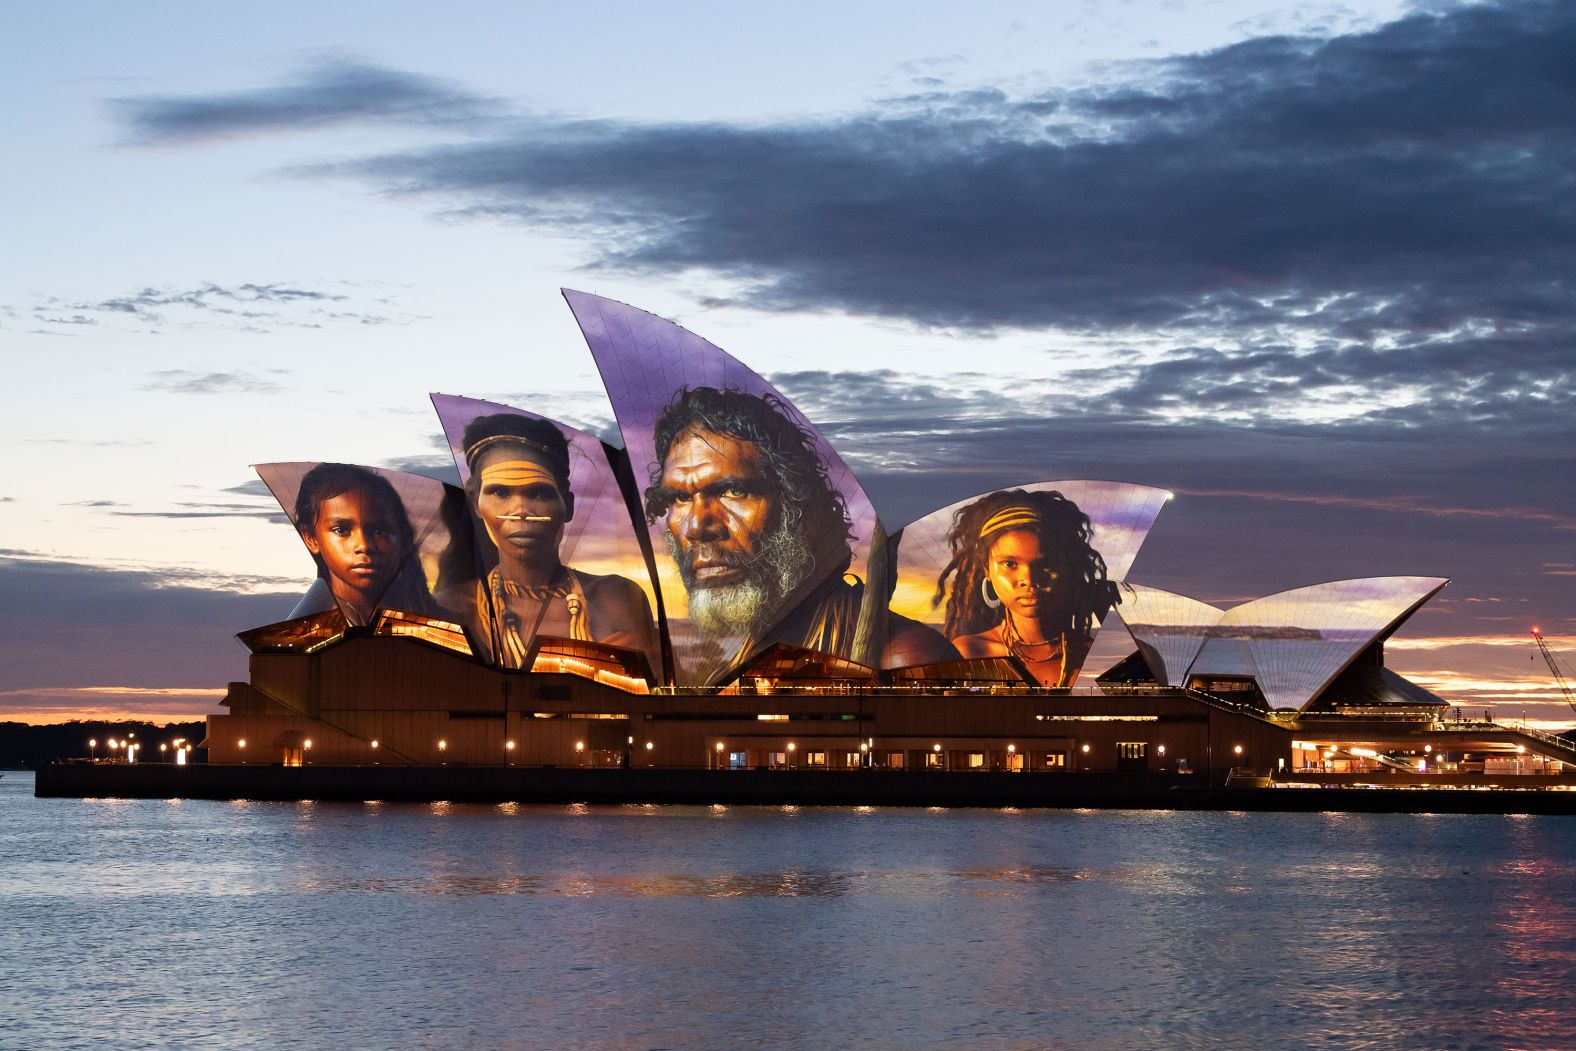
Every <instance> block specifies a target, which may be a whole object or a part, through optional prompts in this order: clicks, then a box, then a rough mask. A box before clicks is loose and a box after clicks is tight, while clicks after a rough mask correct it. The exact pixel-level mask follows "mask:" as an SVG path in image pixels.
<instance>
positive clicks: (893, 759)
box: [886, 752, 908, 770]
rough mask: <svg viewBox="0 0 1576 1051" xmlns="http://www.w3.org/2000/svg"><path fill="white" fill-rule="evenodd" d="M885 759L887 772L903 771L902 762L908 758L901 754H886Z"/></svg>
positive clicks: (903, 763)
mask: <svg viewBox="0 0 1576 1051" xmlns="http://www.w3.org/2000/svg"><path fill="white" fill-rule="evenodd" d="M886 757H887V758H886V765H887V769H889V770H901V769H903V767H904V765H905V762H904V761H905V760H906V759H907V758H908V757H907V756H905V755H904V754H903V753H902V752H888V753H887V754H886Z"/></svg>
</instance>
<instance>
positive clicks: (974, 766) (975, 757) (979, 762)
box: [969, 752, 985, 770]
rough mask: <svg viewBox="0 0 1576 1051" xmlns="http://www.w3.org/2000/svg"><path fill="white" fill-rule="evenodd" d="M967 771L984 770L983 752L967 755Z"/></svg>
mask: <svg viewBox="0 0 1576 1051" xmlns="http://www.w3.org/2000/svg"><path fill="white" fill-rule="evenodd" d="M969 769H970V770H983V769H985V753H984V752H970V753H969Z"/></svg>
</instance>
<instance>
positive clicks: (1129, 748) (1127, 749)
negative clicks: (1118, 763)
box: [1116, 741, 1149, 759]
mask: <svg viewBox="0 0 1576 1051" xmlns="http://www.w3.org/2000/svg"><path fill="white" fill-rule="evenodd" d="M1148 755H1149V744H1148V742H1146V741H1118V742H1116V757H1117V758H1118V759H1144V758H1147V757H1148Z"/></svg>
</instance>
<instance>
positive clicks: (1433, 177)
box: [312, 2, 1576, 339]
mask: <svg viewBox="0 0 1576 1051" xmlns="http://www.w3.org/2000/svg"><path fill="white" fill-rule="evenodd" d="M1573 70H1576V8H1573V7H1571V6H1570V5H1568V4H1563V3H1546V2H1532V3H1515V4H1506V5H1502V6H1501V5H1480V6H1469V7H1460V8H1450V9H1447V10H1444V11H1442V12H1440V13H1423V14H1416V15H1413V16H1411V17H1408V18H1405V19H1402V20H1400V21H1397V22H1395V23H1392V24H1389V25H1386V26H1383V27H1381V28H1379V29H1376V30H1373V31H1370V32H1365V33H1358V34H1352V35H1348V36H1341V37H1335V38H1333V39H1325V38H1300V37H1275V38H1268V39H1262V40H1252V41H1248V42H1246V43H1243V44H1239V45H1236V46H1233V47H1228V48H1223V49H1220V50H1217V51H1213V52H1208V53H1204V54H1201V55H1195V56H1188V57H1183V58H1175V59H1169V60H1165V61H1162V62H1154V63H1147V64H1141V65H1133V66H1129V67H1126V75H1127V78H1128V80H1127V81H1126V82H1123V83H1108V84H1106V85H1104V86H1101V87H1098V88H1093V89H1086V90H1080V91H1073V92H1066V91H1060V92H1051V93H1047V94H1045V95H1043V96H1040V97H1028V98H1024V97H1014V96H1009V95H1007V94H1006V93H1004V92H1002V91H999V90H994V89H983V90H980V89H973V90H962V91H951V92H930V93H926V94H922V95H915V96H909V97H905V98H900V99H891V100H887V101H885V102H883V103H880V104H878V105H876V106H874V107H872V108H871V109H869V110H868V111H867V112H865V113H864V114H861V115H859V116H856V117H853V118H848V119H837V120H825V121H821V122H804V123H797V124H787V125H784V124H778V125H766V126H749V125H738V124H670V125H638V124H631V123H622V122H617V121H610V120H604V121H580V122H565V121H555V120H550V119H524V120H522V121H521V122H520V123H519V125H518V126H517V128H516V129H515V130H513V131H512V132H509V133H506V134H502V135H497V136H494V137H492V138H490V139H487V140H485V141H477V142H468V143H464V144H456V145H452V146H448V147H443V148H436V149H416V150H409V151H405V152H400V153H394V154H388V155H384V156H379V157H372V158H364V159H361V160H353V161H349V162H345V163H342V164H336V165H331V166H321V167H318V168H316V169H312V170H313V171H315V172H316V173H318V174H326V173H336V174H340V175H348V176H354V177H358V178H362V179H366V180H369V181H371V182H373V183H375V184H376V185H378V186H380V187H381V188H385V189H389V190H393V191H396V192H404V193H408V194H413V195H424V196H430V197H432V198H434V199H435V200H438V201H440V202H442V203H444V204H445V205H447V206H449V207H452V209H453V210H455V211H459V212H464V213H469V214H474V215H482V216H493V217H505V218H509V219H514V220H518V221H521V222H524V223H527V224H531V225H536V226H543V227H556V228H568V229H570V230H573V231H575V232H577V233H579V234H581V235H583V236H586V237H588V238H590V239H591V240H592V242H593V243H596V244H598V245H600V246H601V249H602V254H601V263H602V265H604V266H606V267H610V268H617V269H623V270H627V271H634V272H644V271H653V272H671V271H672V270H674V269H676V268H685V267H700V268H705V269H707V270H710V271H712V272H715V273H720V274H725V275H729V276H731V277H733V278H736V279H740V280H741V281H742V282H743V285H744V291H742V292H740V293H739V294H738V299H739V301H740V302H742V303H745V304H749V305H754V306H764V307H770V308H781V309H816V310H825V309H846V310H851V311H855V312H859V313H865V314H877V315H888V316H895V317H901V318H905V319H913V320H918V321H921V322H926V323H932V324H937V325H949V326H965V327H979V328H990V327H995V326H1004V325H1005V326H1044V325H1060V326H1074V327H1100V328H1109V327H1112V326H1118V327H1122V326H1145V327H1153V326H1184V327H1186V328H1188V329H1191V330H1197V331H1200V332H1205V333H1215V332H1220V331H1225V330H1230V329H1234V328H1235V329H1240V328H1241V327H1242V326H1255V327H1263V326H1271V325H1279V324H1296V325H1299V326H1304V327H1310V328H1314V329H1317V330H1318V331H1320V332H1323V333H1327V334H1330V335H1331V336H1332V337H1334V338H1343V339H1345V338H1353V339H1362V338H1367V337H1371V336H1373V335H1375V334H1378V333H1386V332H1393V331H1406V332H1409V333H1413V334H1414V335H1420V334H1423V333H1432V334H1436V335H1448V334H1450V333H1451V332H1453V331H1454V330H1456V329H1457V328H1458V327H1459V326H1462V325H1467V324H1478V325H1486V326H1489V327H1491V328H1496V329H1499V330H1502V331H1506V332H1508V333H1512V334H1514V333H1521V334H1523V335H1525V334H1527V333H1528V332H1532V331H1536V330H1538V329H1539V328H1540V327H1541V326H1544V325H1546V324H1549V323H1551V322H1561V321H1565V320H1567V319H1568V318H1569V315H1570V302H1571V294H1572V291H1573V283H1576V279H1573V278H1572V277H1571V274H1572V273H1576V253H1573V248H1572V246H1573V244H1576V203H1573V201H1576V197H1573V195H1572V193H1571V192H1570V190H1571V184H1570V176H1569V172H1570V171H1571V169H1572V163H1573V161H1576V136H1573V134H1572V130H1571V129H1572V127H1573V126H1576V73H1573V72H1572V71H1573Z"/></svg>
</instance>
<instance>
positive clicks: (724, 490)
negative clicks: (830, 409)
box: [645, 387, 958, 665]
mask: <svg viewBox="0 0 1576 1051" xmlns="http://www.w3.org/2000/svg"><path fill="white" fill-rule="evenodd" d="M791 412H792V410H790V409H789V408H788V406H787V405H786V404H785V403H784V402H782V401H781V400H780V399H778V398H777V397H775V396H774V395H770V394H768V395H766V396H764V397H762V396H758V395H754V394H748V393H745V392H742V391H737V390H718V389H716V388H713V387H694V388H688V389H685V390H681V391H680V392H679V393H678V395H677V396H676V397H675V398H674V400H673V401H672V402H671V403H670V404H669V405H668V406H667V407H666V408H665V409H663V411H662V414H661V415H660V416H659V417H658V418H657V422H656V428H655V432H654V434H653V444H654V445H655V447H656V455H657V462H656V463H655V464H653V465H652V468H651V475H650V479H649V481H650V485H649V486H648V487H647V488H646V491H645V501H646V519H647V521H648V523H651V524H655V523H656V522H658V521H659V520H661V521H663V522H664V523H665V526H666V528H665V530H664V532H665V535H666V540H667V548H668V553H669V555H671V556H672V559H673V562H674V564H675V565H676V566H677V568H678V571H679V578H680V579H681V580H682V581H683V584H684V590H685V592H686V593H687V596H688V602H689V619H690V622H691V624H692V625H693V626H694V627H695V628H696V629H697V630H698V631H700V632H701V633H702V634H703V635H705V636H708V637H710V638H712V639H715V640H717V641H719V642H724V643H728V644H732V646H733V649H732V653H733V656H732V658H731V659H730V660H729V662H728V663H729V664H730V665H732V664H736V663H737V662H738V661H739V660H740V659H743V658H745V657H747V656H749V655H750V654H751V653H752V652H756V651H758V650H760V649H761V648H762V647H764V646H765V645H767V644H770V643H775V642H785V643H789V644H792V645H795V646H803V647H805V648H807V649H813V650H818V651H820V652H823V653H832V654H835V655H837V656H839V657H844V658H849V659H855V660H857V659H858V658H859V656H860V655H856V654H855V653H854V641H855V636H856V632H857V630H858V625H859V621H860V612H861V604H862V603H863V601H864V595H865V586H864V583H863V582H862V581H860V580H858V579H856V578H850V577H848V576H847V575H846V574H847V573H848V568H849V566H850V564H851V563H852V560H853V551H852V548H851V547H850V545H849V541H850V540H851V538H852V524H851V522H850V520H849V515H848V508H847V506H846V504H845V502H844V500H843V495H842V493H840V492H839V491H838V490H837V487H836V486H834V485H833V484H832V481H831V479H830V478H829V477H828V476H827V472H826V465H825V464H824V463H823V462H822V460H821V457H820V455H819V454H818V453H817V452H816V448H815V440H814V438H813V437H812V435H811V434H810V432H809V431H808V430H807V429H806V428H805V427H804V426H802V425H800V424H799V423H798V422H796V421H795V420H794V419H793V416H792V415H791ZM881 600H882V602H883V610H882V612H883V614H884V613H885V610H884V603H885V596H881ZM886 625H887V627H886V631H885V633H884V634H885V644H884V646H883V647H882V650H881V651H880V652H879V653H877V654H864V655H863V656H864V657H865V659H866V660H870V661H875V660H880V659H882V658H883V657H884V656H886V655H888V654H891V653H894V652H900V653H901V654H902V655H903V660H904V662H905V663H907V662H912V663H930V662H933V661H945V660H956V659H958V652H957V649H956V648H955V647H954V646H953V645H952V644H951V643H949V642H948V641H947V640H946V639H945V638H944V637H943V636H942V635H941V634H940V633H939V632H937V631H934V630H933V629H931V628H929V627H926V626H925V625H923V624H920V623H919V622H917V621H913V620H909V619H908V618H906V617H899V616H896V615H892V616H891V617H890V619H888V620H887V622H886Z"/></svg>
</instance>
